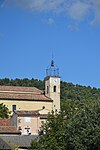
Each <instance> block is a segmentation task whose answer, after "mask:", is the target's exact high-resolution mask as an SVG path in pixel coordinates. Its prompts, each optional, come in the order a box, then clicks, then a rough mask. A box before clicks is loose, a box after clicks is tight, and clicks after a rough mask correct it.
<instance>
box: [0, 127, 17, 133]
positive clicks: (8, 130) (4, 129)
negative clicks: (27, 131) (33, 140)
mask: <svg viewBox="0 0 100 150" xmlns="http://www.w3.org/2000/svg"><path fill="white" fill-rule="evenodd" d="M0 133H20V132H19V131H17V129H16V127H14V126H0Z"/></svg>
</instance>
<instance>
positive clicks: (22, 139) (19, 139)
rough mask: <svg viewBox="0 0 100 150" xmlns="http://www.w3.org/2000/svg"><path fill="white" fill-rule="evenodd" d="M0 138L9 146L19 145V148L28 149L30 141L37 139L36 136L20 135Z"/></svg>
mask: <svg viewBox="0 0 100 150" xmlns="http://www.w3.org/2000/svg"><path fill="white" fill-rule="evenodd" d="M0 138H1V139H2V140H3V141H5V142H6V143H8V141H9V145H10V146H13V145H19V148H28V147H29V146H30V143H31V141H32V140H35V139H37V138H38V136H37V135H30V136H28V135H21V136H0ZM2 150H3V149H2Z"/></svg>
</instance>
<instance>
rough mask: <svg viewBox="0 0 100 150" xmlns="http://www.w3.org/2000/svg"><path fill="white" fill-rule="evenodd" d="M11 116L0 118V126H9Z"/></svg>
mask: <svg viewBox="0 0 100 150" xmlns="http://www.w3.org/2000/svg"><path fill="white" fill-rule="evenodd" d="M10 125H11V118H0V126H10Z"/></svg>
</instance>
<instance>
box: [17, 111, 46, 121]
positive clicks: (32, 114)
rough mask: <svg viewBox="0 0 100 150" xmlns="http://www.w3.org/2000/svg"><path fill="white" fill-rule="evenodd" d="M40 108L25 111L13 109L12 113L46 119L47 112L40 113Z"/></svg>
mask: <svg viewBox="0 0 100 150" xmlns="http://www.w3.org/2000/svg"><path fill="white" fill-rule="evenodd" d="M39 111H40V110H36V111H26V110H19V111H18V110H15V111H14V113H15V114H17V115H18V116H40V119H44V118H45V119H47V117H48V114H41V113H40V112H39Z"/></svg>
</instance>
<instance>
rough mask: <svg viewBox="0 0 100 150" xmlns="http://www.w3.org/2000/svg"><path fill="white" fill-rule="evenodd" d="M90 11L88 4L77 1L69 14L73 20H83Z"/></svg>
mask: <svg viewBox="0 0 100 150" xmlns="http://www.w3.org/2000/svg"><path fill="white" fill-rule="evenodd" d="M88 10H89V5H88V4H86V3H84V2H80V1H77V2H75V3H73V4H72V5H71V7H70V8H69V10H68V12H69V15H70V16H71V18H72V19H74V20H81V19H83V18H84V17H85V16H86V15H87V13H88Z"/></svg>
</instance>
